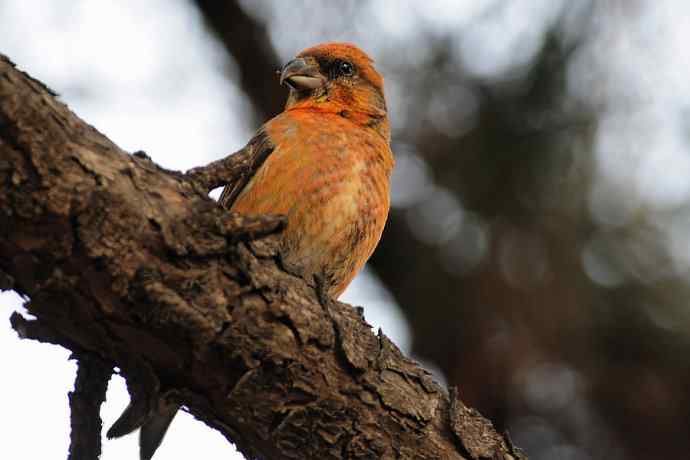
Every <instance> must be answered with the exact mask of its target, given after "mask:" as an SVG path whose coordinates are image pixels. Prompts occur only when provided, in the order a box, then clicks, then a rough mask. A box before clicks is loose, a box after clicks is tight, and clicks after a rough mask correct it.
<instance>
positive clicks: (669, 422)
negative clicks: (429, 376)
mask: <svg viewBox="0 0 690 460" xmlns="http://www.w3.org/2000/svg"><path fill="white" fill-rule="evenodd" d="M198 3H199V4H200V5H202V10H203V4H204V3H206V2H203V1H199V2H198ZM421 3H423V4H422V5H420V4H414V3H411V2H407V3H406V5H405V8H407V9H409V10H411V11H405V12H404V13H401V12H400V11H399V10H400V9H401V7H400V5H396V4H394V3H392V2H346V3H345V4H343V3H337V4H336V3H332V4H330V3H319V4H315V3H314V2H303V3H301V4H300V5H299V6H298V5H291V7H290V8H289V9H287V8H285V6H283V5H282V4H280V3H277V2H276V3H273V2H259V3H256V2H248V1H247V2H241V4H240V5H241V8H243V9H244V10H245V11H246V12H247V13H248V16H249V17H251V18H252V19H251V20H252V21H255V22H256V24H257V26H259V27H263V26H264V25H266V26H267V30H268V31H269V35H270V40H271V42H272V46H274V47H275V48H276V49H277V50H278V54H279V55H281V56H282V57H287V56H289V55H290V54H292V53H294V52H295V51H297V50H299V49H301V48H303V47H305V46H308V45H311V44H313V43H315V42H318V41H323V40H332V39H343V38H344V39H348V40H352V41H356V42H357V43H359V44H360V45H361V46H362V47H364V48H365V49H367V50H368V51H369V52H371V54H373V55H374V56H375V57H376V59H377V61H378V63H379V67H380V68H381V69H382V70H383V73H384V75H385V76H386V79H387V91H388V99H389V106H390V107H391V118H392V120H393V124H394V151H395V152H396V155H397V162H398V164H397V171H396V174H395V177H394V191H393V203H394V209H393V210H392V213H391V218H390V222H389V225H388V227H387V229H386V232H385V234H384V237H383V240H382V242H381V245H380V246H379V249H378V250H377V252H376V254H375V256H374V258H373V259H372V261H371V264H370V265H371V266H372V267H373V269H374V270H375V272H376V273H377V275H378V276H379V277H380V279H381V280H382V282H383V283H384V284H385V285H386V286H387V287H388V289H389V290H390V291H391V292H392V294H393V295H394V297H395V299H396V301H397V302H398V304H399V305H400V307H401V308H402V309H403V310H404V312H405V314H406V315H407V318H408V319H409V322H410V325H411V328H412V332H413V336H414V342H413V352H414V353H415V354H416V355H417V356H419V357H421V358H423V359H424V360H426V361H428V362H431V363H434V364H435V365H436V366H438V367H439V368H440V369H441V370H442V372H443V374H444V376H445V378H446V379H447V380H448V382H449V384H451V385H457V386H458V387H459V389H460V394H461V395H462V396H463V397H464V398H465V399H466V400H467V401H468V402H469V403H471V404H473V405H475V406H477V407H478V408H479V409H480V410H481V411H482V412H483V413H484V414H486V415H487V416H489V417H490V418H491V419H492V420H493V421H494V422H495V423H496V424H497V425H498V426H499V427H500V428H507V429H509V430H510V432H511V434H512V436H513V437H514V438H515V441H516V443H517V444H518V445H521V446H523V447H525V448H526V450H527V452H528V453H529V454H530V458H532V459H547V458H549V459H586V458H596V459H604V458H605V459H612V458H613V459H623V458H626V459H650V460H651V459H658V458H683V457H685V456H687V452H688V451H690V438H689V437H688V436H687V434H688V429H689V428H690V400H689V399H690V392H689V391H688V389H690V364H689V363H688V360H687V359H686V358H685V357H686V356H688V353H689V352H690V331H689V330H688V327H687V326H688V319H689V318H690V315H689V313H688V305H687V301H688V293H689V292H690V291H689V288H690V280H689V279H688V267H689V266H690V262H689V261H690V245H689V244H688V243H687V231H688V230H690V225H688V223H689V222H690V219H689V218H688V217H689V214H688V208H689V206H688V204H689V201H688V198H689V196H688V195H689V194H688V188H689V187H690V186H689V185H688V181H690V176H687V177H684V178H683V177H681V176H682V175H683V174H684V172H685V171H686V169H684V168H687V165H688V158H687V157H688V153H689V151H690V148H689V145H688V142H687V138H683V136H681V137H680V138H679V139H680V140H678V139H675V138H674V139H671V140H669V139H668V138H663V136H661V135H658V134H652V132H653V130H655V128H656V126H657V123H659V117H658V116H657V115H658V113H665V114H666V115H667V116H666V118H662V122H663V120H666V121H667V122H668V123H674V122H675V121H674V120H675V119H674V117H676V116H680V115H678V114H679V113H680V112H682V110H680V112H679V108H678V106H674V107H666V108H664V107H663V104H664V97H663V90H664V88H663V87H664V85H666V84H673V81H672V82H671V83H668V82H667V81H666V82H665V80H664V76H663V74H662V72H664V71H665V70H668V65H669V63H665V65H666V67H663V66H661V67H659V68H657V69H650V68H649V67H648V66H646V67H645V65H646V64H647V63H646V62H644V60H642V58H644V56H645V55H647V54H649V55H650V56H651V57H649V56H648V58H649V59H650V60H652V61H653V59H656V57H655V56H657V54H658V53H657V50H658V49H665V47H666V48H667V47H669V46H670V45H669V44H668V43H667V42H666V41H665V40H670V38H669V37H663V36H662V37H660V38H656V39H654V40H649V41H648V42H645V40H647V39H649V34H650V33H651V31H653V30H655V29H654V27H658V26H659V21H660V23H661V24H662V25H663V24H664V23H663V21H664V20H667V19H664V18H661V19H659V18H658V17H656V19H654V18H653V19H652V20H651V23H646V22H645V21H646V20H647V19H645V18H646V17H647V15H649V14H650V11H651V6H650V5H647V4H645V2H643V1H631V2H623V1H614V0H611V1H608V2H596V3H595V2H586V1H576V2H571V3H568V2H564V1H563V2H558V1H556V2H541V1H535V2H528V1H493V2H478V3H479V5H469V4H470V3H472V2H455V3H454V2H441V3H442V4H444V5H445V7H444V8H445V9H440V8H438V7H436V6H434V5H433V4H429V5H427V4H426V2H421ZM662 3H663V2H662ZM666 3H668V2H666ZM461 4H462V5H465V6H460V5H461ZM468 5H469V6H468ZM405 8H403V9H405ZM454 8H455V9H457V12H456V11H455V10H454ZM305 10H308V14H304V11H305ZM686 11H687V9H686ZM408 15H409V16H411V17H413V18H414V19H411V18H410V17H408ZM654 20H656V21H658V22H657V23H655V22H654ZM209 22H212V21H209ZM212 27H213V28H214V29H215V30H216V31H219V30H221V31H222V30H224V29H223V28H222V26H221V27H219V26H218V25H217V24H215V25H212ZM371 31H376V35H375V36H372V35H371V33H370V32H371ZM223 34H224V35H226V36H230V37H232V36H233V33H232V31H231V30H230V31H228V30H224V32H223V33H221V34H219V36H221V37H222V35H223ZM640 39H642V40H641V41H640V42H639V43H637V44H636V43H635V42H636V40H640ZM231 41H232V40H230V42H228V40H227V39H225V41H224V43H225V44H226V46H227V47H228V49H229V51H230V52H231V54H236V51H233V47H236V45H233V44H232V43H231ZM253 46H261V47H263V46H264V44H263V43H262V44H260V45H256V44H255V45H253ZM637 48H639V49H642V51H643V52H642V53H641V55H642V57H640V55H637V54H635V53H637V52H638V49H637ZM662 54H663V53H662ZM671 54H672V53H671ZM628 60H629V61H628ZM275 65H277V63H275V62H256V63H255V68H254V73H255V75H257V78H261V77H258V76H259V75H261V74H262V73H264V72H267V71H268V68H270V67H271V66H275ZM671 65H672V64H671ZM245 71H248V70H245ZM645 71H650V72H657V75H655V76H654V78H650V77H649V76H646V75H645ZM682 71H683V72H686V75H685V77H686V78H687V77H690V75H687V72H688V71H689V70H688V68H685V69H682ZM626 72H629V74H628V73H626ZM636 73H637V74H636ZM640 81H642V83H640ZM645 82H646V83H645ZM644 85H647V86H644ZM247 92H248V94H250V96H252V93H251V90H248V91H247ZM657 96H658V97H657ZM684 97H685V98H686V99H684V101H685V104H686V105H685V106H684V108H683V110H687V102H688V101H687V95H685V96H684ZM252 99H254V100H258V99H259V98H257V97H252ZM659 104H661V106H659ZM680 107H681V108H682V107H683V106H682V104H680ZM664 110H667V111H668V112H664ZM650 137H652V138H654V139H655V140H650ZM643 146H647V147H649V151H644V149H642V148H641V147H643ZM669 146H671V147H673V151H666V150H664V148H665V147H669ZM648 155H656V157H655V158H658V159H659V160H658V161H662V162H665V164H664V165H661V164H656V163H652V166H653V167H654V168H655V169H654V170H653V172H654V174H652V175H650V174H648V172H647V171H648V169H647V168H648V167H649V166H650V162H651V160H649V159H648ZM674 165H678V166H679V167H680V168H681V170H680V173H679V174H671V175H670V176H667V174H666V172H667V171H669V170H673V168H674ZM679 251H680V253H679Z"/></svg>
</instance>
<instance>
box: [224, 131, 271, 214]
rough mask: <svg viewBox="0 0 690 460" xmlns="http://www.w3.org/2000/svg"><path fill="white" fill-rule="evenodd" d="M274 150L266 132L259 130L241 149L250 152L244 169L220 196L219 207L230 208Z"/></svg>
mask: <svg viewBox="0 0 690 460" xmlns="http://www.w3.org/2000/svg"><path fill="white" fill-rule="evenodd" d="M274 148H275V146H274V145H273V143H272V142H271V139H270V138H269V137H268V134H266V131H264V130H263V129H261V130H259V132H258V133H257V134H256V136H254V137H253V138H252V140H250V141H249V143H248V144H247V145H246V147H244V149H243V150H245V151H246V150H249V151H250V154H249V161H248V162H247V167H246V169H245V170H244V171H243V172H242V174H241V175H240V176H239V178H238V179H237V180H236V181H235V182H233V183H232V184H228V185H226V186H225V188H224V189H223V192H222V193H221V194H220V198H219V199H218V203H220V205H221V206H223V207H224V208H225V209H230V208H232V205H233V204H234V203H235V200H236V199H237V197H238V196H239V194H240V193H242V190H244V188H245V187H246V186H247V184H248V183H249V181H250V180H251V179H252V177H254V174H256V172H257V171H258V170H259V168H260V167H261V165H262V164H263V163H264V161H266V158H268V156H269V155H270V154H271V152H273V149H274Z"/></svg>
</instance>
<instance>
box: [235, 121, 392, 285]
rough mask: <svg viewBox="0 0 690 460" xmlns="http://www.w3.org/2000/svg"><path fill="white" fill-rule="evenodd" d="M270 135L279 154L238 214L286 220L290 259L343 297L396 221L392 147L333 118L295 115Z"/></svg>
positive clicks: (241, 198)
mask: <svg viewBox="0 0 690 460" xmlns="http://www.w3.org/2000/svg"><path fill="white" fill-rule="evenodd" d="M265 132H266V134H267V135H268V137H269V139H271V141H272V142H273V144H274V145H275V147H274V150H273V152H272V153H271V154H270V155H269V156H268V158H267V159H266V160H265V162H264V163H263V165H262V166H261V167H260V168H259V170H258V171H257V172H256V174H255V175H254V177H252V179H251V180H250V181H249V182H248V184H247V185H246V187H245V188H244V189H243V190H242V192H241V193H240V194H239V195H238V197H237V200H236V201H235V203H234V205H233V206H232V208H231V210H232V211H236V212H239V213H243V214H262V213H272V214H285V215H286V216H287V220H288V225H287V228H286V230H285V233H284V236H283V248H282V257H283V260H284V261H285V262H286V263H287V264H288V266H291V267H294V268H295V269H297V270H298V271H300V272H301V273H302V274H303V276H304V277H305V278H307V279H312V278H313V276H321V277H323V280H324V281H325V282H326V286H327V287H328V293H329V294H330V295H331V296H333V297H334V298H335V297H337V296H339V295H340V294H341V293H342V292H343V291H344V290H345V288H346V287H347V285H348V284H349V283H350V281H352V278H353V277H354V276H355V274H356V273H357V272H358V271H359V270H360V269H361V268H362V266H363V265H364V263H365V262H366V261H367V259H369V257H370V256H371V254H372V252H373V251H374V248H375V247H376V245H377V244H378V241H379V238H380V237H381V232H382V231H383V227H384V225H385V222H386V218H387V216H388V208H389V203H390V202H389V176H390V172H391V169H392V166H393V160H392V154H391V152H390V148H389V146H388V143H387V142H386V141H385V140H384V139H383V138H382V137H381V136H380V135H378V134H376V133H375V132H367V131H366V130H363V129H361V128H360V127H359V126H357V125H356V124H353V123H352V122H351V121H349V120H347V119H345V118H343V117H342V116H340V115H337V114H332V113H318V112H317V113H313V112H311V111H304V110H295V111H287V112H284V113H283V114H281V115H279V116H278V117H276V118H274V119H273V120H271V121H270V122H269V123H268V124H267V125H266V126H265Z"/></svg>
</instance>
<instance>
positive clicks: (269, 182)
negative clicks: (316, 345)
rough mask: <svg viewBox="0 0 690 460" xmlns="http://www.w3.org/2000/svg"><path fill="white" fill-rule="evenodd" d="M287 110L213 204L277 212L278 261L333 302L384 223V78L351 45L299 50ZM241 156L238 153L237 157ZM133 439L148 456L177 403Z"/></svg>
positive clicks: (291, 65)
mask: <svg viewBox="0 0 690 460" xmlns="http://www.w3.org/2000/svg"><path fill="white" fill-rule="evenodd" d="M280 82H281V84H285V85H287V86H288V87H289V89H290V94H289V96H288V100H287V104H286V105H285V110H284V111H283V112H282V113H281V114H279V115H277V116H276V117H275V118H273V119H271V120H269V121H268V122H267V123H266V124H265V125H263V127H261V129H259V131H258V133H257V134H256V135H255V136H254V138H252V140H250V141H249V143H248V144H247V146H246V147H244V149H250V152H251V156H252V158H253V161H252V162H251V163H252V165H253V166H252V170H251V172H250V173H249V174H246V175H245V176H244V177H242V178H241V179H240V180H239V181H237V183H234V184H231V185H228V186H227V187H226V188H225V189H224V190H223V193H222V195H221V197H220V200H219V201H220V204H221V205H222V206H224V207H226V208H227V209H229V210H230V211H233V212H237V213H242V214H284V215H285V216H287V226H286V228H285V230H284V232H283V234H282V246H281V258H282V260H283V262H284V264H285V266H286V267H287V268H288V269H294V270H297V271H298V272H299V274H301V275H302V276H303V277H304V278H305V279H307V280H308V281H312V280H315V281H316V282H317V284H318V285H319V286H320V289H322V290H323V294H325V295H327V296H331V297H333V298H337V297H338V296H339V295H340V294H341V293H342V292H343V291H344V290H345V288H346V287H347V285H348V284H349V283H350V281H352V279H353V278H354V276H355V275H356V274H357V272H358V271H359V270H360V269H361V268H362V266H363V265H364V263H365V262H366V261H367V259H369V257H370V256H371V254H372V252H373V251H374V248H375V247H376V245H377V244H378V241H379V238H380V237H381V232H382V231H383V227H384V224H385V222H386V218H387V216H388V208H389V204H390V199H389V182H390V181H389V179H390V174H391V170H392V168H393V163H394V161H393V153H392V152H391V149H390V127H389V123H388V115H387V110H386V101H385V98H384V94H383V78H382V77H381V75H379V73H378V72H377V71H376V69H374V66H373V61H372V60H371V58H369V56H367V55H366V54H365V53H364V52H363V51H361V50H360V49H359V48H357V47H356V46H354V45H351V44H345V43H326V44H321V45H318V46H315V47H312V48H309V49H306V50H304V51H302V52H301V53H299V54H298V55H297V57H296V58H295V59H293V60H291V61H290V62H288V63H287V64H286V65H285V66H284V67H283V69H282V70H281V71H280ZM245 153H246V152H245ZM161 407H162V408H163V409H162V410H159V413H158V414H157V415H155V416H153V417H150V419H149V420H148V421H147V422H146V423H144V425H143V427H142V430H141V433H140V447H141V453H140V455H141V458H142V459H145V460H148V459H150V458H151V457H152V456H153V453H154V452H155V450H156V448H157V447H158V445H159V444H160V442H161V441H162V439H163V436H164V434H165V431H166V430H167V428H168V425H169V424H170V421H171V420H172V418H173V417H174V415H175V413H176V411H177V409H178V406H174V405H172V406H161Z"/></svg>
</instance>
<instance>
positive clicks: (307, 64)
mask: <svg viewBox="0 0 690 460" xmlns="http://www.w3.org/2000/svg"><path fill="white" fill-rule="evenodd" d="M283 83H285V84H286V85H288V86H289V87H290V88H293V89H296V90H298V91H301V90H308V89H316V88H321V87H322V86H323V85H324V84H325V83H326V78H325V77H324V76H323V75H322V74H321V71H320V69H319V65H318V64H317V63H316V61H314V59H313V58H296V59H293V60H292V61H290V62H288V63H287V64H285V67H283V70H281V72H280V84H281V85H282V84H283Z"/></svg>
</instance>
